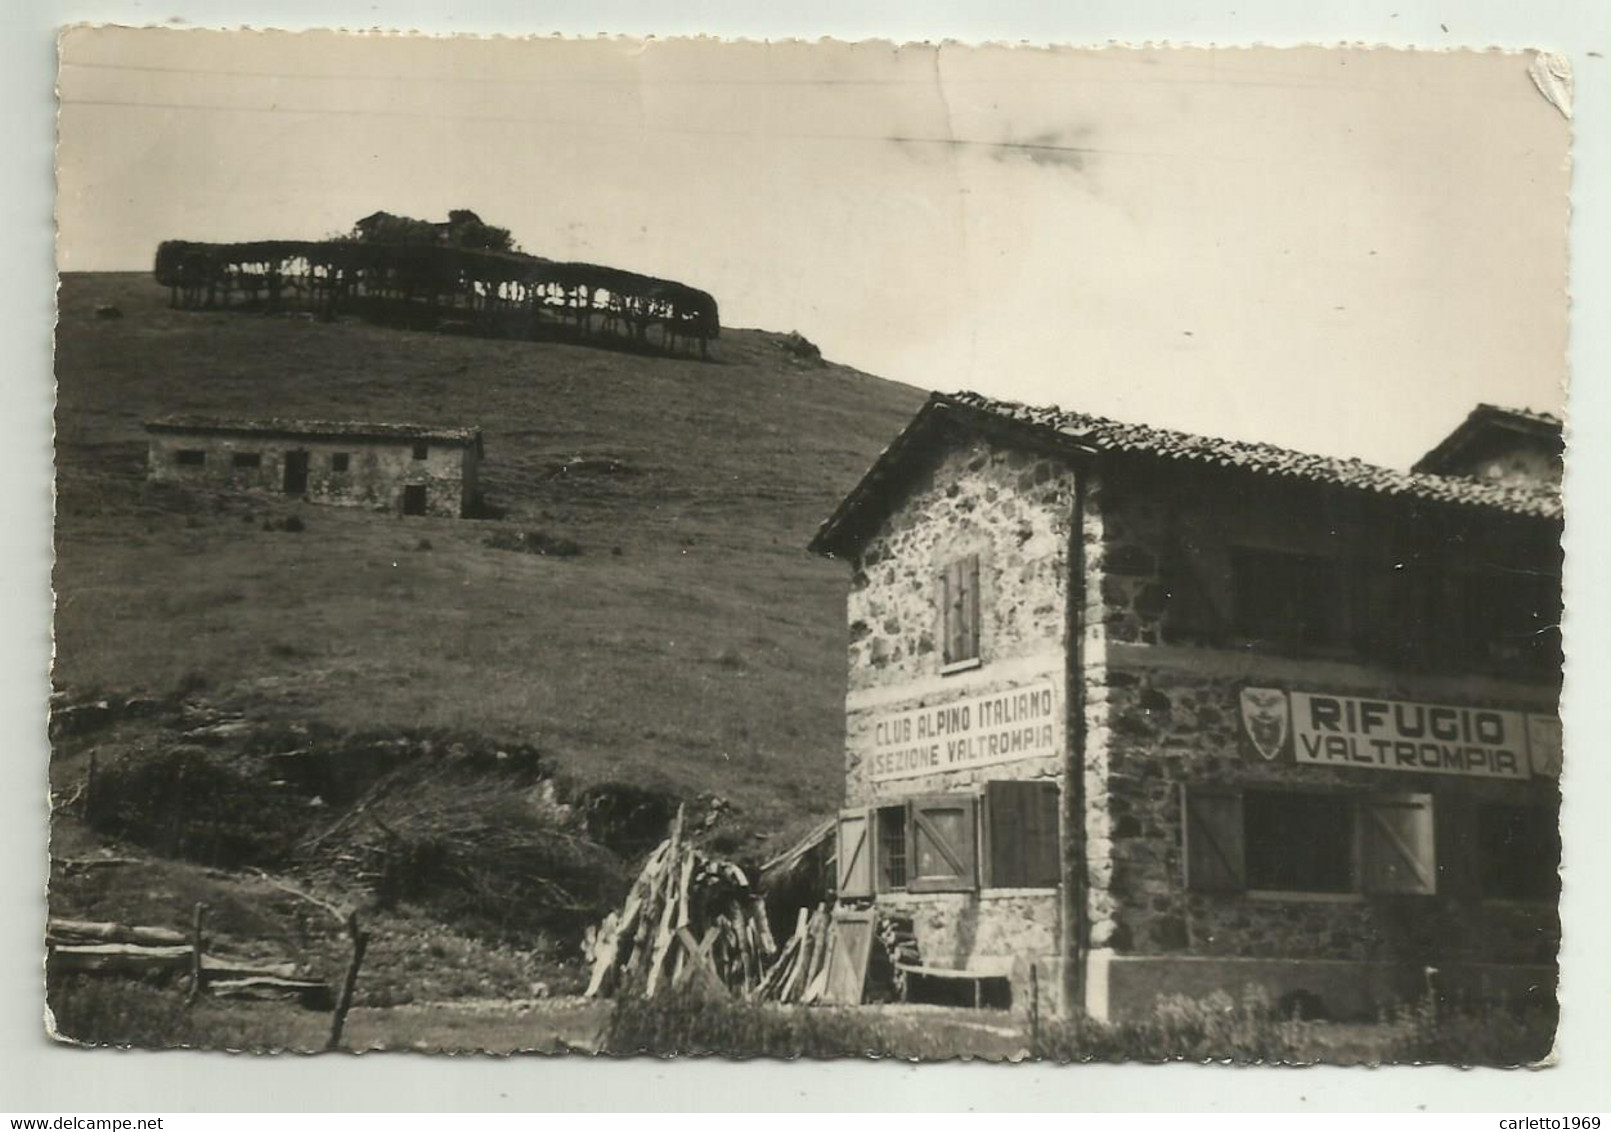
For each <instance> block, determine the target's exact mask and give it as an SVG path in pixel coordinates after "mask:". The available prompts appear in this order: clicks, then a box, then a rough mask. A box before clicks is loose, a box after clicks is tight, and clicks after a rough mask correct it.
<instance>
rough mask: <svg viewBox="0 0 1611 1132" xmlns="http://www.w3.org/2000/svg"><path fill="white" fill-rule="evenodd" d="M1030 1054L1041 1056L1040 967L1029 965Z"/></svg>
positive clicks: (1033, 964) (1034, 964)
mask: <svg viewBox="0 0 1611 1132" xmlns="http://www.w3.org/2000/svg"><path fill="white" fill-rule="evenodd" d="M1029 1052H1030V1055H1031V1056H1032V1057H1039V1056H1040V966H1039V965H1038V964H1036V963H1031V964H1030V965H1029Z"/></svg>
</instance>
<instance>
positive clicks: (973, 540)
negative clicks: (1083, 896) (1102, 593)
mask: <svg viewBox="0 0 1611 1132" xmlns="http://www.w3.org/2000/svg"><path fill="white" fill-rule="evenodd" d="M1074 486H1075V479H1074V471H1073V469H1072V468H1071V467H1069V465H1068V464H1067V463H1066V462H1065V461H1063V460H1061V459H1058V458H1055V457H1052V456H1042V455H1035V454H1031V453H1027V452H1024V451H1021V450H1017V449H1011V448H1006V447H1002V446H999V445H996V444H994V443H992V442H990V441H988V440H984V439H977V438H976V439H972V440H968V441H961V442H958V443H957V444H956V445H955V446H954V447H951V448H949V449H948V450H946V451H944V452H942V453H939V454H936V455H935V456H934V457H933V461H932V463H931V465H930V466H929V467H928V468H927V469H926V470H925V471H924V472H923V473H922V474H921V475H920V477H919V478H918V480H917V482H915V483H913V484H912V485H910V486H909V487H908V489H907V490H906V492H905V494H904V496H903V498H902V499H901V500H900V501H899V503H898V505H897V506H895V507H894V508H893V511H892V514H891V516H890V517H889V518H888V519H887V520H886V522H885V523H884V525H883V526H882V528H881V529H880V530H878V531H877V532H876V533H875V534H874V535H873V536H872V537H870V538H869V539H868V540H867V542H866V543H865V544H864V546H863V547H862V551H861V554H860V556H859V557H858V558H856V559H855V560H853V561H852V562H851V563H850V565H851V567H852V570H853V578H852V583H851V590H850V596H849V600H848V603H847V619H848V623H849V649H848V653H849V656H848V660H849V691H848V695H847V699H846V746H845V780H846V804H847V805H850V806H862V805H885V804H891V803H898V802H900V801H902V800H904V799H907V798H910V797H914V796H917V795H922V794H941V793H954V792H961V791H966V792H973V791H976V790H978V789H979V788H980V787H981V785H982V784H983V783H985V782H987V781H991V780H1002V779H1025V778H1045V779H1053V780H1058V779H1060V778H1061V775H1062V774H1063V770H1064V766H1065V761H1066V758H1067V752H1068V739H1067V711H1068V707H1067V700H1066V696H1065V688H1066V683H1067V655H1068V650H1067V647H1066V643H1067V634H1068V607H1067V602H1068V592H1069V550H1070V546H1071V540H1072V537H1073V535H1072V525H1073V524H1072V518H1073V508H1074V494H1075V492H1074ZM970 554H977V555H978V556H979V560H980V570H979V573H980V586H979V589H980V596H979V600H980V611H981V615H980V641H979V653H980V663H979V664H978V665H977V666H976V667H973V668H970V669H966V670H963V671H957V672H951V673H949V674H947V673H942V671H941V669H942V636H943V611H942V609H941V605H940V596H939V583H938V579H939V576H940V572H941V571H942V570H943V568H944V567H945V565H946V564H947V563H949V562H952V561H954V560H956V559H958V558H960V557H962V556H964V555H970ZM1048 687H1049V688H1050V690H1051V694H1052V697H1053V701H1054V707H1053V711H1052V713H1051V717H1050V721H1049V724H1050V733H1051V736H1052V741H1051V743H1050V745H1049V746H1042V747H1037V749H1036V750H1035V751H1034V752H1033V753H1032V754H1030V755H1029V756H1028V757H1015V758H1013V759H1012V760H1011V761H1002V762H996V763H993V764H991V765H984V766H969V767H966V768H963V769H945V770H939V771H936V772H933V773H927V774H922V775H919V776H914V777H905V778H898V779H894V780H889V781H874V779H873V776H872V774H871V773H870V756H871V753H872V751H873V750H874V748H875V746H876V738H875V732H876V729H877V728H878V726H879V724H880V722H881V721H884V722H887V721H888V720H890V719H891V718H894V717H896V716H899V715H901V714H902V713H907V712H910V711H912V710H913V709H917V708H932V707H935V706H941V705H947V704H951V705H955V704H957V703H959V702H961V701H963V700H971V699H973V698H974V697H979V696H982V695H987V694H990V693H997V692H1013V691H1022V690H1024V689H1028V688H1040V689H1045V688H1048ZM983 864H984V863H983V861H982V860H981V862H980V865H981V870H982V869H983ZM981 875H982V874H981ZM877 899H878V901H879V903H880V904H887V905H888V906H890V907H894V908H899V909H901V910H902V911H905V912H907V913H909V914H911V915H912V917H913V927H914V933H915V934H916V936H917V939H918V946H919V949H920V951H921V954H922V957H923V961H924V963H926V964H930V965H934V966H940V967H955V968H969V969H974V970H981V971H987V972H990V973H992V974H1003V975H1007V976H1009V977H1011V978H1012V979H1013V983H1014V995H1015V1001H1025V998H1024V995H1025V993H1026V988H1027V982H1026V980H1027V979H1028V971H1029V965H1030V964H1031V963H1035V964H1036V965H1037V966H1038V974H1039V978H1040V980H1041V986H1042V995H1043V999H1042V1001H1043V1005H1044V1006H1045V1007H1046V1008H1047V1009H1052V1008H1054V1007H1055V1002H1056V998H1057V988H1058V984H1059V980H1060V971H1061V966H1060V964H1061V959H1062V950H1061V943H1060V939H1061V934H1060V933H1061V929H1060V926H1059V925H1060V919H1061V915H1062V909H1061V894H1060V892H1059V890H1057V889H1037V890H990V889H983V890H980V891H974V892H959V893H910V892H904V891H901V892H886V893H880V894H879V895H878V897H877Z"/></svg>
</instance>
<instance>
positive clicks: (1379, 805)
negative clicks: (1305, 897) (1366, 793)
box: [1359, 794, 1438, 896]
mask: <svg viewBox="0 0 1611 1132" xmlns="http://www.w3.org/2000/svg"><path fill="white" fill-rule="evenodd" d="M1359 862H1360V872H1361V874H1362V876H1361V879H1362V880H1363V882H1364V889H1365V891H1366V892H1384V893H1415V894H1420V895H1428V896H1429V895H1431V894H1432V893H1434V892H1436V891H1437V875H1438V873H1437V858H1436V855H1435V850H1434V847H1433V838H1432V795H1430V794H1386V795H1380V796H1377V797H1371V798H1362V799H1360V801H1359Z"/></svg>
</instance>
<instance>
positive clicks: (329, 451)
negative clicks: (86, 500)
mask: <svg viewBox="0 0 1611 1132" xmlns="http://www.w3.org/2000/svg"><path fill="white" fill-rule="evenodd" d="M145 427H146V432H147V434H148V435H149V437H150V468H149V475H150V478H151V479H153V480H160V481H165V482H169V483H184V484H192V485H195V486H200V487H210V488H216V489H219V490H229V491H251V492H260V493H271V494H275V495H288V496H293V497H296V498H302V499H307V500H308V501H310V502H313V503H330V504H346V505H349V506H358V507H372V508H375V509H376V510H381V511H394V512H397V513H399V514H402V515H436V516H441V517H444V518H453V517H462V516H464V515H466V514H468V513H469V511H470V510H471V508H473V507H474V505H475V501H476V498H477V488H476V475H477V471H478V468H479V465H480V462H481V456H482V445H481V430H480V429H478V428H443V427H434V426H428V425H416V424H399V423H385V424H374V423H364V422H359V421H296V420H280V419H267V420H228V419H222V418H217V417H194V416H190V417H162V418H159V419H157V420H152V421H148V422H146V426H145Z"/></svg>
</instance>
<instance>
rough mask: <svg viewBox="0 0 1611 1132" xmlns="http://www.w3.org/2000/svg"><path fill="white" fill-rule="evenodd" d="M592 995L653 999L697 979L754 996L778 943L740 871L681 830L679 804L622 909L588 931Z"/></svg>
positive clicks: (726, 990) (589, 990)
mask: <svg viewBox="0 0 1611 1132" xmlns="http://www.w3.org/2000/svg"><path fill="white" fill-rule="evenodd" d="M583 953H584V954H585V955H586V956H587V958H588V960H589V962H590V963H591V964H592V977H591V979H590V980H589V982H588V986H587V994H588V996H589V997H596V996H599V995H614V996H616V997H637V996H641V997H645V998H652V997H653V996H654V995H655V994H656V993H658V992H659V991H661V990H663V989H671V988H681V987H684V986H688V985H691V984H694V983H697V984H700V985H703V986H706V987H708V988H711V989H714V990H718V991H720V992H723V993H737V994H743V995H746V996H747V995H751V994H753V993H754V992H755V991H756V989H757V988H758V987H759V986H760V985H761V984H762V982H763V980H764V979H765V978H766V976H767V974H768V972H769V968H770V966H771V960H772V958H773V956H775V955H776V954H777V944H776V942H774V940H773V938H772V933H771V930H770V929H769V928H768V926H767V922H766V908H765V906H764V904H763V903H762V901H761V897H760V894H759V893H758V892H756V891H755V890H754V889H753V888H752V887H751V885H750V881H749V877H748V876H746V875H745V873H744V870H743V869H741V868H739V867H738V866H737V865H735V864H733V863H731V862H729V861H721V860H717V859H715V858H713V857H710V856H708V855H706V854H705V853H703V852H702V851H700V849H699V848H697V847H696V846H695V845H693V844H692V843H690V842H689V841H687V840H685V839H684V837H683V811H682V809H681V808H679V809H678V810H677V815H676V817H675V818H673V819H672V823H671V835H670V836H669V837H667V838H666V840H665V841H663V842H661V843H660V845H659V846H658V847H657V848H656V849H655V850H654V851H653V852H652V853H650V854H649V858H648V860H647V861H646V862H645V863H644V866H643V870H642V872H640V873H639V874H638V879H637V881H636V883H634V884H633V886H632V889H631V891H630V892H628V894H627V898H626V902H625V903H624V904H623V905H622V906H621V908H620V910H619V911H616V912H611V913H610V914H609V915H608V916H606V917H605V919H604V921H603V923H601V924H600V925H599V926H598V928H597V929H596V930H594V931H591V932H589V933H588V935H587V936H586V938H585V939H584V941H583Z"/></svg>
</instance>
